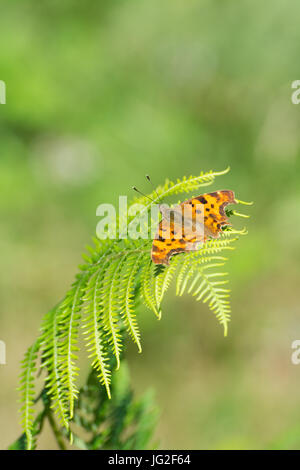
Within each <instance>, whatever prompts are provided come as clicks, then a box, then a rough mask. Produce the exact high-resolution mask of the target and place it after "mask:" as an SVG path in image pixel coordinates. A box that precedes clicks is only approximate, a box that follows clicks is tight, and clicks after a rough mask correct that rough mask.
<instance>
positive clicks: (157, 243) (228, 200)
mask: <svg viewBox="0 0 300 470" xmlns="http://www.w3.org/2000/svg"><path fill="white" fill-rule="evenodd" d="M146 178H147V179H148V181H150V177H149V176H148V175H146ZM133 189H134V190H135V191H137V192H138V193H140V194H142V195H143V196H145V195H144V194H143V193H141V191H139V190H138V189H137V188H136V187H133ZM145 197H148V196H145ZM157 197H158V199H159V196H157ZM148 198H149V197H148ZM149 199H150V198H149ZM240 202H241V201H240ZM237 203H238V201H237V200H236V199H235V195H234V192H233V191H230V190H222V191H215V192H212V193H205V194H201V195H200V196H197V197H193V198H191V199H188V200H187V201H184V202H182V203H181V204H179V205H177V206H175V207H172V208H170V207H168V206H167V205H166V204H160V205H159V210H160V212H161V214H162V220H161V221H160V223H159V225H158V230H157V232H156V235H155V237H154V240H153V244H152V250H151V259H152V261H153V263H155V264H165V265H169V260H170V258H171V256H173V255H174V254H177V253H183V252H187V251H196V250H198V249H199V247H200V245H201V244H202V243H205V242H206V240H207V239H208V238H209V237H211V238H218V237H219V235H220V232H221V231H222V227H223V226H224V225H231V224H230V223H229V221H228V218H227V216H226V213H225V207H226V206H227V205H228V204H237Z"/></svg>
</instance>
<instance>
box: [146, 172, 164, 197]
mask: <svg viewBox="0 0 300 470" xmlns="http://www.w3.org/2000/svg"><path fill="white" fill-rule="evenodd" d="M146 178H147V180H148V181H149V183H150V184H151V186H152V188H153V191H154V192H155V194H156V196H157V199H158V200H159V201H160V200H161V198H160V197H159V195H158V193H157V191H156V189H155V187H154V184H153V183H152V181H151V179H150V176H149V175H146Z"/></svg>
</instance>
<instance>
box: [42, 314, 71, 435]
mask: <svg viewBox="0 0 300 470" xmlns="http://www.w3.org/2000/svg"><path fill="white" fill-rule="evenodd" d="M61 318H62V312H61V310H60V307H59V306H58V307H55V308H54V309H53V310H51V311H50V312H49V313H48V314H47V316H46V318H45V321H44V323H43V325H42V336H41V347H42V351H43V352H42V367H43V368H46V369H47V372H48V375H47V377H46V379H45V383H46V389H47V393H48V395H49V396H50V397H51V408H53V409H54V410H55V412H56V413H57V415H58V417H59V419H60V421H61V423H62V424H63V425H64V427H65V428H66V429H69V403H68V397H69V393H68V389H67V388H66V385H65V383H64V380H63V374H62V371H61V356H60V352H61V351H60V340H61V329H60V321H61Z"/></svg>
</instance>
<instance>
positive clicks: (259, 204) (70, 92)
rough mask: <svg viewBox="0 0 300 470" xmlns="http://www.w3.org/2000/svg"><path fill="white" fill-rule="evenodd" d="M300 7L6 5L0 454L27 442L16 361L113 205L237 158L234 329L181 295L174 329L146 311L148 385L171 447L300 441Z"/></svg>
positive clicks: (0, 64)
mask: <svg viewBox="0 0 300 470" xmlns="http://www.w3.org/2000/svg"><path fill="white" fill-rule="evenodd" d="M299 14H300V5H299V2H297V1H296V0H295V1H286V2H282V1H280V0H272V1H271V0H267V1H265V2H261V1H258V0H248V1H244V0H240V1H239V2H237V1H234V0H227V1H218V0H206V1H205V0H203V1H196V0H188V1H182V0H169V1H168V0H167V1H164V2H161V1H157V0H152V1H151V2H149V1H147V0H113V1H112V0H105V1H104V0H101V1H100V0H99V1H96V0H86V1H84V2H82V1H80V2H79V1H76V0H39V1H33V0H31V1H28V0H24V1H23V2H19V1H17V0H2V1H1V15H0V51H1V52H0V79H1V80H4V81H5V82H6V86H7V104H6V105H1V106H0V188H1V198H0V207H1V224H0V240H1V242H0V243H1V271H0V276H1V281H0V296H1V303H0V308H1V318H0V339H1V340H3V341H5V342H6V346H7V365H5V366H0V376H1V387H0V422H1V427H0V447H1V448H5V447H7V446H8V445H9V444H10V443H11V442H12V441H13V440H14V439H15V438H16V437H17V436H18V435H19V433H20V426H19V424H18V421H19V416H18V414H17V409H18V405H17V403H16V400H17V392H16V390H15V389H16V386H17V381H18V374H19V362H20V360H21V358H22V355H23V353H24V351H25V349H26V348H27V347H28V346H29V345H30V344H31V343H32V341H33V340H34V339H35V337H36V335H37V331H38V328H39V325H40V322H41V319H42V316H43V315H44V314H45V313H46V312H47V311H48V310H49V308H51V307H52V306H53V305H54V304H56V303H57V301H58V300H59V299H60V298H61V297H62V296H63V295H64V293H65V291H66V290H67V289H68V287H69V285H70V283H71V281H72V280H73V277H74V275H75V273H76V272H77V265H78V264H79V263H80V262H81V253H82V252H83V250H84V246H85V245H86V244H87V243H89V242H90V238H91V236H92V235H94V233H95V228H96V223H97V218H96V207H97V206H98V204H100V203H102V202H110V203H116V202H117V200H118V196H119V194H127V195H129V196H130V195H131V191H130V188H131V186H132V185H133V184H135V185H137V186H138V187H140V188H141V189H142V190H144V191H148V190H149V188H148V186H147V182H146V180H145V179H144V175H145V173H149V174H150V175H151V176H152V179H153V180H154V182H155V183H156V184H160V183H162V182H163V181H164V180H165V178H167V177H168V178H170V179H172V178H177V177H182V176H183V175H190V174H199V172H200V171H201V170H204V171H206V170H210V169H214V170H216V171H219V170H223V169H225V168H226V167H227V166H228V165H230V167H231V172H230V173H229V174H228V175H226V176H223V177H219V178H218V180H217V182H216V184H215V185H213V186H210V187H209V190H216V189H225V188H226V189H233V190H234V191H235V192H236V195H237V197H238V198H240V199H243V200H254V201H255V205H254V206H253V207H251V208H247V209H246V211H247V213H251V216H252V217H251V219H250V220H249V222H248V221H247V220H246V225H247V227H248V229H249V235H247V236H246V237H243V238H242V239H240V241H239V242H238V245H237V249H236V251H235V252H233V253H232V254H231V258H230V263H229V271H230V275H231V286H232V290H233V291H232V304H233V314H232V323H231V325H230V330H229V336H228V338H224V337H223V332H222V328H221V327H220V326H219V325H218V324H217V321H216V319H215V318H214V316H213V315H212V314H211V313H210V312H209V311H208V309H207V307H206V306H203V305H201V304H200V303H196V302H194V299H192V298H190V297H188V296H186V297H184V298H181V299H178V298H175V297H174V291H172V289H171V290H170V292H169V294H168V296H167V298H166V299H165V301H164V311H163V318H162V320H161V322H160V323H159V322H157V320H156V319H155V317H154V315H153V314H151V313H150V312H149V311H146V309H142V310H141V312H140V323H141V327H142V339H143V354H142V355H138V354H137V352H136V349H135V348H134V346H131V345H128V352H127V357H128V360H129V365H130V369H131V376H132V382H133V387H134V389H135V390H136V393H137V394H141V393H142V392H143V391H145V390H147V389H148V388H149V387H152V388H154V389H155V391H156V400H157V402H158V404H159V406H160V409H161V416H160V422H159V426H158V429H157V432H156V438H158V439H159V442H160V444H159V446H160V448H169V449H172V448H174V449H176V448H187V449H189V448H195V449H202V448H217V449H220V448H242V449H248V448H300V394H299V387H300V366H299V367H297V366H295V365H292V363H291V353H292V349H291V343H292V341H293V340H295V339H299V338H300V311H299V293H298V289H299V261H300V249H299V229H300V211H299V205H300V185H299V171H300V159H299V155H300V133H299V129H300V127H299V126H300V106H299V107H297V106H296V105H293V104H292V103H291V93H292V90H291V83H292V81H293V80H296V79H300V76H299V74H300V72H299V41H300V28H299V20H298V19H299ZM244 211H245V210H244ZM235 226H236V227H237V228H242V227H243V226H244V219H236V220H235ZM53 446H54V443H53V441H52V437H51V436H50V434H48V433H47V431H46V434H45V435H44V436H43V438H42V439H41V448H45V449H46V448H51V447H53Z"/></svg>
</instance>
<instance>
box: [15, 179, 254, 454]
mask: <svg viewBox="0 0 300 470" xmlns="http://www.w3.org/2000/svg"><path fill="white" fill-rule="evenodd" d="M227 171H228V170H225V171H224V172H219V173H218V172H212V171H211V172H208V173H203V172H202V173H200V175H199V176H191V177H189V178H183V179H182V180H177V181H176V182H170V181H167V182H166V183H165V184H164V185H162V186H159V187H158V188H157V190H156V191H153V193H152V194H150V198H152V199H153V202H151V204H150V203H149V202H148V200H147V198H145V197H143V198H137V199H135V200H134V203H136V202H140V203H141V202H142V203H144V208H143V209H142V211H141V212H140V214H139V216H142V214H143V212H144V213H145V212H146V213H147V216H148V219H149V215H150V213H151V207H152V204H153V203H155V202H161V201H162V200H164V199H165V198H167V197H171V196H174V195H177V194H179V193H187V192H191V191H195V190H197V189H198V188H199V187H202V186H207V185H210V184H212V183H213V182H214V181H215V178H216V177H217V176H218V175H222V174H225V173H226V172H227ZM135 217H137V216H133V217H129V218H128V221H127V222H128V225H129V224H130V223H132V222H133V221H134V219H135ZM144 223H146V217H145V219H144ZM117 226H118V227H119V224H118V222H117ZM118 230H119V228H118ZM148 230H150V229H149V228H148ZM245 233H246V232H245V230H235V229H232V228H230V227H229V228H227V229H226V230H224V232H223V233H222V235H221V236H220V238H217V239H210V240H208V241H207V242H206V243H204V244H203V245H202V246H201V248H200V249H199V250H198V251H192V252H188V253H181V254H177V255H176V256H173V257H172V258H171V260H170V265H169V266H157V265H155V264H154V263H153V262H152V260H151V254H150V253H151V244H152V241H151V240H150V241H149V240H144V239H139V240H132V239H127V240H126V239H122V237H120V239H117V240H110V239H106V240H98V239H96V238H95V239H94V246H93V247H87V251H88V253H87V254H86V255H85V256H84V264H83V265H81V266H80V270H81V271H80V273H79V274H78V276H77V277H76V280H75V282H74V284H73V285H72V287H71V289H70V290H69V292H68V293H67V294H66V296H65V298H64V300H63V301H62V302H61V303H60V304H58V306H57V307H55V308H54V309H52V310H51V311H50V312H49V313H48V314H47V315H46V317H45V319H44V321H43V324H42V333H41V336H40V338H39V340H38V341H37V342H36V343H35V344H34V345H33V346H32V348H29V350H28V352H27V353H26V355H25V359H24V363H23V371H22V376H21V386H20V390H21V396H22V400H23V406H22V425H23V429H24V433H25V435H26V439H27V445H28V446H29V447H30V448H31V447H32V446H34V438H33V436H34V433H33V415H32V409H33V405H34V389H33V384H34V372H35V367H36V366H35V363H36V359H37V354H38V351H39V350H40V351H41V366H42V368H43V369H44V370H46V371H47V377H46V379H45V386H46V392H47V395H48V398H49V402H50V404H49V406H51V408H52V409H54V410H55V412H56V413H57V415H58V418H59V420H60V422H61V423H62V425H63V426H64V427H65V429H66V430H67V432H68V433H69V431H70V421H71V420H72V418H73V414H74V407H75V402H77V400H78V389H77V384H76V379H77V375H78V372H79V370H78V366H77V365H76V363H77V359H78V357H77V356H78V339H79V331H80V328H81V327H83V331H84V335H85V337H86V338H85V347H86V350H87V352H88V357H89V358H90V359H91V365H92V368H93V369H95V370H96V371H97V377H98V380H99V382H100V383H101V385H103V386H104V387H105V389H106V393H107V396H108V398H111V376H112V370H111V369H112V365H113V363H116V367H117V369H118V368H119V365H120V357H121V353H122V349H123V335H124V334H125V332H127V333H128V335H129V336H130V337H131V339H132V340H133V341H134V342H135V343H136V345H137V347H138V350H139V351H141V338H140V331H139V327H138V322H137V317H136V304H137V300H138V297H141V298H142V300H143V302H144V303H145V305H146V306H147V307H148V308H149V309H150V310H152V311H153V312H154V313H155V315H156V316H157V318H158V319H160V318H161V311H162V309H161V305H162V301H163V298H164V295H165V293H166V291H167V290H168V288H169V286H170V285H171V282H172V280H174V281H175V283H176V294H177V295H179V296H181V295H183V294H184V293H185V292H188V293H190V294H192V295H193V296H194V297H195V299H196V300H202V301H203V302H204V303H207V304H208V306H209V308H210V310H211V311H212V312H214V314H215V315H216V317H217V319H218V321H219V322H220V323H221V325H223V328H224V334H225V336H226V334H227V329H228V322H229V320H230V304H229V300H228V297H229V289H227V288H225V287H224V285H225V284H227V280H225V279H223V277H222V276H225V275H226V273H223V272H222V271H220V268H221V267H222V266H223V265H224V263H225V262H226V259H227V258H226V257H224V256H222V255H223V252H224V251H227V252H228V251H230V250H233V249H234V243H235V241H236V240H237V236H238V235H243V234H245ZM82 312H84V315H82Z"/></svg>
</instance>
